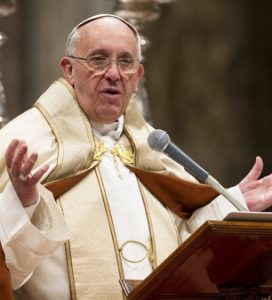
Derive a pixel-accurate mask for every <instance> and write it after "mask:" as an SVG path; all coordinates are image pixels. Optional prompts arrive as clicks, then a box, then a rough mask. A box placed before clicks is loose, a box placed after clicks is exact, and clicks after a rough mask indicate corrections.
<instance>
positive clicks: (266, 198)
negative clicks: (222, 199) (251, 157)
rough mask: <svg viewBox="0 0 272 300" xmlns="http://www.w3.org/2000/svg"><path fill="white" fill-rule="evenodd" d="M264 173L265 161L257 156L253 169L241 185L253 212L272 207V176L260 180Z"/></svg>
mask: <svg viewBox="0 0 272 300" xmlns="http://www.w3.org/2000/svg"><path fill="white" fill-rule="evenodd" d="M262 171H263V161H262V159H261V158H260V157H259V156H257V157H256V161H255V164H254V165H253V167H252V169H251V170H250V172H249V173H248V175H247V176H246V177H245V178H244V179H243V180H242V181H241V182H240V184H239V187H240V190H241V192H242V193H243V195H244V198H245V201H246V203H247V206H248V208H249V210H251V211H262V210H264V209H266V208H268V207H270V206H271V205H272V174H270V175H268V176H265V177H263V178H261V179H258V178H259V177H260V175H261V173H262Z"/></svg>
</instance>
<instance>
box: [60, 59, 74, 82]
mask: <svg viewBox="0 0 272 300" xmlns="http://www.w3.org/2000/svg"><path fill="white" fill-rule="evenodd" d="M60 68H61V69H62V73H63V77H64V78H65V79H66V80H67V81H68V82H69V83H70V84H71V85H73V84H74V79H73V64H72V62H71V59H70V58H69V57H67V56H64V57H63V58H62V59H61V60H60Z"/></svg>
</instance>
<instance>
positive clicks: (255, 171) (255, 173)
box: [242, 156, 263, 182]
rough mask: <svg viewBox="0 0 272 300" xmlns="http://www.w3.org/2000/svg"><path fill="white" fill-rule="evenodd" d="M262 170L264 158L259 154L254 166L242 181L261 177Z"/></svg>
mask: <svg viewBox="0 0 272 300" xmlns="http://www.w3.org/2000/svg"><path fill="white" fill-rule="evenodd" d="M262 171H263V160H262V159H261V157H260V156H257V157H256V161H255V163H254V165H253V167H252V168H251V170H250V171H249V173H248V174H247V175H246V177H245V178H244V179H243V180H242V182H243V181H248V180H257V179H258V178H259V177H260V175H261V173H262Z"/></svg>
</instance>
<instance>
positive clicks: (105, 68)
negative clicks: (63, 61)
mask: <svg viewBox="0 0 272 300" xmlns="http://www.w3.org/2000/svg"><path fill="white" fill-rule="evenodd" d="M67 56H68V57H69V58H72V59H79V60H85V61H86V63H87V65H88V67H89V68H90V69H91V70H93V71H95V72H101V73H104V72H106V70H107V69H108V68H109V66H111V64H112V62H115V63H116V65H117V67H118V70H119V72H121V73H122V74H124V75H133V74H135V73H137V70H136V69H135V72H132V73H130V72H126V71H125V70H123V69H122V68H121V67H120V65H119V62H120V61H121V60H122V59H124V58H117V59H113V58H110V57H109V56H103V57H104V58H105V60H107V61H108V63H107V64H106V66H105V67H104V69H103V70H98V69H95V68H93V67H92V66H90V64H89V63H88V60H89V59H91V58H92V57H95V56H97V55H91V56H87V57H80V56H75V55H73V54H69V55H67ZM128 58H129V59H131V60H133V61H137V62H138V66H139V64H140V60H139V59H138V58H134V57H128Z"/></svg>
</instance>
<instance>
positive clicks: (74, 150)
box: [1, 79, 235, 300]
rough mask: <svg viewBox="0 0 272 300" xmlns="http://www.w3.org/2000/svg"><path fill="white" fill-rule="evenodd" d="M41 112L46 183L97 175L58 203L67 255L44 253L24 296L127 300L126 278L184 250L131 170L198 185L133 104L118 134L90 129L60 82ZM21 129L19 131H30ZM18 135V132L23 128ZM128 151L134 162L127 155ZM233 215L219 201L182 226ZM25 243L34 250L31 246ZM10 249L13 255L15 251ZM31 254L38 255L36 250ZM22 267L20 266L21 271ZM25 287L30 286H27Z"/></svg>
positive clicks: (40, 104)
mask: <svg viewBox="0 0 272 300" xmlns="http://www.w3.org/2000/svg"><path fill="white" fill-rule="evenodd" d="M35 107H36V108H35V109H34V111H31V112H30V114H26V115H25V116H26V117H27V118H28V117H29V118H30V119H31V116H33V113H34V115H35V116H36V117H37V120H38V121H39V120H40V122H39V124H40V127H39V130H38V132H35V135H34V134H33V136H34V138H33V141H32V142H36V143H37V144H39V143H46V144H48V145H47V148H46V149H48V151H47V152H46V153H43V149H41V150H40V152H41V155H40V156H39V160H38V162H37V167H39V166H41V165H42V164H43V163H44V162H45V161H46V162H48V164H49V165H50V168H49V172H48V174H46V178H44V183H47V182H54V181H57V180H59V179H62V178H69V177H73V176H74V175H78V174H81V173H83V172H84V171H85V170H87V169H89V170H90V173H89V174H88V175H87V176H86V177H84V178H83V179H82V180H81V181H80V182H79V183H78V184H76V185H75V186H73V187H72V188H71V189H70V190H68V191H67V192H65V193H64V194H62V195H61V196H60V197H59V198H58V199H56V202H57V204H58V206H59V208H60V210H61V212H62V214H63V216H64V220H65V222H66V224H67V225H68V227H69V229H70V231H71V238H70V239H69V240H68V242H66V245H65V252H64V249H63V248H62V247H60V248H59V249H58V250H56V251H55V252H53V251H48V252H45V254H44V255H46V253H48V254H47V256H46V257H44V256H42V255H41V257H42V258H41V261H40V262H39V264H38V267H37V268H36V269H35V270H34V268H33V269H30V270H29V271H28V270H26V273H25V280H26V279H28V278H29V276H31V272H32V271H33V270H34V273H33V275H32V276H31V277H30V279H29V280H28V281H27V282H26V283H25V284H24V286H23V287H22V289H21V291H22V294H24V292H26V295H27V292H28V291H31V293H30V294H31V295H35V296H36V295H37V298H35V296H34V297H32V298H30V299H39V300H68V299H70V297H67V296H66V295H67V294H69V290H70V294H71V299H79V300H85V299H92V300H107V299H109V300H112V299H114V300H121V299H123V294H122V291H121V287H120V284H119V279H120V278H127V279H142V278H144V277H146V276H147V275H148V274H149V273H150V272H151V271H152V267H157V265H158V264H160V263H161V262H162V261H163V260H164V259H165V258H166V257H167V256H168V255H169V254H170V253H172V252H173V250H175V249H176V247H177V246H178V245H179V235H178V232H177V228H176V226H175V224H174V222H173V219H172V217H171V216H170V214H169V212H168V209H167V208H166V207H165V206H164V205H163V204H161V202H160V201H158V199H156V198H155V197H154V196H153V195H152V194H151V193H150V192H149V191H148V190H147V189H146V188H145V187H144V186H143V184H142V183H141V182H140V181H139V180H138V179H136V178H135V176H134V174H132V173H131V172H130V171H129V169H128V168H127V167H126V165H128V166H131V165H132V166H135V167H136V168H139V169H143V170H147V171H152V172H156V173H160V174H165V175H171V176H174V177H178V178H182V179H184V180H186V181H194V179H192V177H191V176H190V175H188V173H186V172H185V171H184V170H183V169H182V168H181V167H180V166H177V164H175V163H174V162H173V161H172V160H171V159H169V158H167V157H166V156H165V155H162V154H159V153H156V152H154V151H152V150H151V149H150V148H149V147H148V146H147V143H146V140H147V137H148V135H149V133H150V132H151V131H152V130H153V128H152V127H151V126H150V125H148V124H147V123H146V122H145V120H144V119H143V118H142V116H141V114H140V113H139V112H138V110H137V107H136V104H135V101H133V99H131V100H130V105H129V107H128V109H127V111H126V113H125V116H124V117H125V122H124V126H123V125H122V122H123V120H122V118H121V119H119V123H118V124H117V128H116V129H115V128H114V125H113V128H111V126H110V128H107V126H106V127H104V128H99V126H97V125H95V124H93V126H91V125H90V122H89V120H88V119H87V118H86V116H85V115H84V114H83V112H82V111H81V109H80V107H79V106H78V103H77V101H76V99H75V98H74V93H73V89H72V87H71V86H70V85H69V84H68V83H67V82H66V81H65V80H64V79H59V80H58V81H56V82H54V83H53V84H52V85H51V86H50V87H49V89H48V90H47V91H46V92H45V93H44V94H43V95H42V96H41V97H40V99H39V100H38V101H37V103H36V104H35ZM20 124H21V123H20V122H19V125H18V126H20V129H23V126H22V124H21V125H20ZM23 124H24V123H23ZM31 126H33V125H32V124H31ZM92 127H94V128H95V129H94V130H93V128H92ZM122 128H123V132H122ZM14 130H15V131H16V132H17V129H16V127H15V128H14ZM104 130H106V132H105V131H104ZM105 133H106V134H109V137H107V136H105ZM121 133H122V134H121ZM120 134H121V136H120ZM29 142H30V144H31V141H29ZM32 144H33V143H32ZM37 146H38V145H37ZM124 149H128V150H129V151H128V153H130V152H132V153H133V156H130V155H127V154H128V153H127V151H126V150H124ZM105 150H106V151H105ZM49 154H50V155H49ZM131 159H132V160H131ZM1 176H2V182H3V185H2V187H4V186H5V184H4V183H5V182H7V181H8V178H7V174H6V172H2V173H1ZM128 186H129V187H130V188H131V189H129V191H128V189H127V187H128ZM6 190H7V189H6ZM46 192H47V194H49V193H48V191H47V190H46ZM45 197H46V198H50V197H48V196H47V195H46V196H45ZM51 200H52V199H51ZM53 201H54V199H53ZM42 209H43V205H38V206H37V209H36V211H35V213H34V215H33V217H32V219H31V222H32V224H33V230H36V228H42V227H43V226H45V225H47V224H42V223H41V222H42V221H43V218H37V216H39V215H42V214H43V213H44V212H43V211H42ZM199 210H202V208H200V209H199ZM199 210H198V211H199ZM233 210H235V209H234V208H233V207H232V206H231V205H230V204H229V203H227V202H226V201H224V200H223V199H222V198H220V200H218V201H217V200H216V202H214V201H213V202H212V203H211V205H210V206H207V208H204V213H202V214H200V213H199V212H198V211H196V212H195V213H194V217H193V218H190V220H189V221H188V222H182V225H181V226H182V229H181V232H182V234H183V236H186V237H187V236H188V235H189V234H190V233H192V232H193V231H194V230H195V229H196V228H197V227H198V226H199V225H201V223H202V222H204V221H205V220H206V219H207V218H210V219H214V211H216V218H222V217H224V215H225V214H226V213H228V212H229V211H233ZM45 212H46V211H45ZM51 217H53V214H48V220H49V219H50V218H51ZM180 221H181V220H180ZM48 224H50V223H48ZM31 226H32V225H31ZM35 226H36V227H35ZM128 228H129V230H128ZM139 229H141V230H139ZM36 234H37V235H38V234H39V233H38V230H36ZM40 235H41V238H42V240H43V239H44V240H45V239H46V238H45V237H44V236H43V233H42V232H41V233H40ZM25 242H26V244H27V240H26V241H25ZM10 243H11V244H12V241H11V242H10ZM15 243H16V241H15ZM51 243H53V242H51ZM28 244H29V243H28ZM54 246H55V245H54ZM16 249H17V248H16ZM25 249H27V248H25ZM4 250H5V251H6V252H5V253H6V254H7V255H8V249H4ZM42 250H43V249H38V250H37V249H35V247H33V253H34V251H36V252H35V253H39V251H41V253H42V252H43V251H42ZM28 251H29V253H30V255H31V253H32V252H31V251H32V248H31V250H28ZM32 255H33V254H32ZM38 256H39V255H37V258H36V262H38V261H39V259H38ZM65 256H66V259H65ZM29 257H30V256H29ZM9 258H12V255H11V256H10V257H9ZM15 260H16V256H15ZM20 263H21V262H20ZM65 264H66V265H67V268H66V266H65ZM20 266H21V265H20ZM53 266H54V267H53ZM16 267H17V265H16V263H14V270H15V272H16ZM66 270H67V271H66ZM67 273H68V275H67ZM67 281H69V286H70V288H68V283H67ZM20 282H21V284H23V281H22V280H21V281H20ZM52 282H54V283H55V285H54V289H56V290H57V289H58V287H59V289H58V291H57V292H56V293H54V292H53V294H51V293H50V285H48V283H52ZM58 282H59V283H58ZM66 283H67V287H66ZM61 289H63V290H61ZM52 291H54V290H53V289H52ZM56 295H61V297H56ZM63 295H65V296H64V298H63ZM19 299H20V298H19ZM21 299H29V298H28V297H25V298H21Z"/></svg>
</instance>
